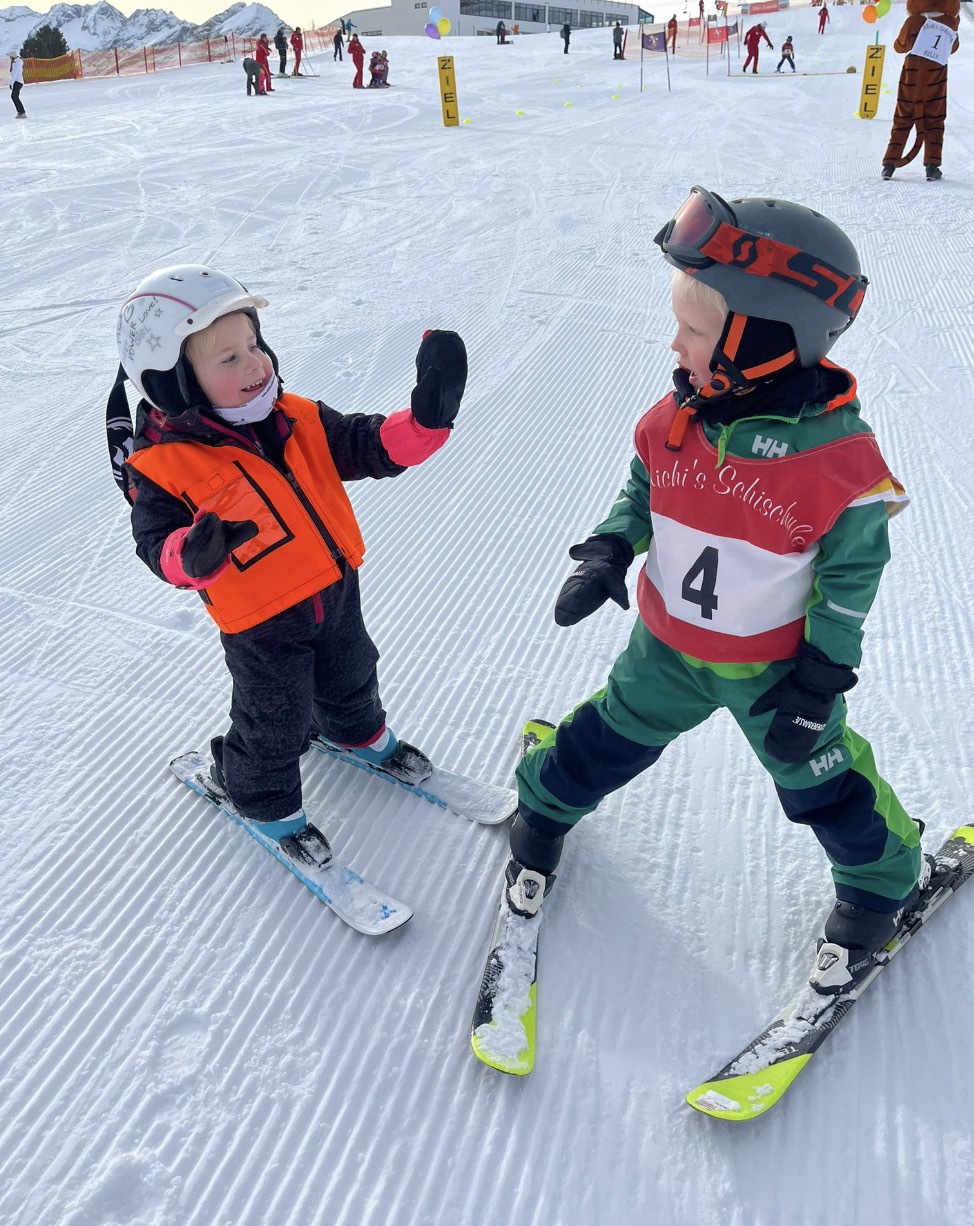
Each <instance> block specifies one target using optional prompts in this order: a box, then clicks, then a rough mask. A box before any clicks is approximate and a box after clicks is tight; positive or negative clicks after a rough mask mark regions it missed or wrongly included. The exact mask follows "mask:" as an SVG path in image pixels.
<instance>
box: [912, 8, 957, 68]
mask: <svg viewBox="0 0 974 1226" xmlns="http://www.w3.org/2000/svg"><path fill="white" fill-rule="evenodd" d="M956 38H957V34H956V31H954V30H952V29H951V28H950V26H945V25H943V24H942V23H941V22H939V21H931V19H930V18H929V17H928V18H927V20H926V21H925V22H924V23H923V26H922V28H921V30H920V33H919V34H918V35H917V36H916V41H915V42H914V44H913V49H912V50H911V51H908V52H907V54H908V55H919V56H920V57H921V58H922V59H925V60H933V62H934V63H935V64H940V65H941V66H943V65H944V64H946V63H947V56H948V55H950V49H951V47H953V45H954V42H955V40H956Z"/></svg>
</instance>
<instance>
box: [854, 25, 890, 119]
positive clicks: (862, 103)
mask: <svg viewBox="0 0 974 1226" xmlns="http://www.w3.org/2000/svg"><path fill="white" fill-rule="evenodd" d="M885 58H886V48H885V47H881V46H880V45H879V44H878V43H877V44H875V45H873V46H871V47H867V48H866V66H865V68H864V69H863V73H862V93H861V94H860V96H859V118H860V119H875V118H876V112H877V111H878V110H879V90H880V86H881V85H882V83H883V60H884V59H885Z"/></svg>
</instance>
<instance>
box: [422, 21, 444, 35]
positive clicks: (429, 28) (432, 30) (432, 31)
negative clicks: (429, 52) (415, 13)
mask: <svg viewBox="0 0 974 1226" xmlns="http://www.w3.org/2000/svg"><path fill="white" fill-rule="evenodd" d="M423 29H424V31H425V32H426V33H427V34H428V35H429V37H430V38H439V37H440V32H439V30H438V29H437V28H436V26H435V25H433V23H432V21H428V22H427V23H426V25H425V26H424V27H423Z"/></svg>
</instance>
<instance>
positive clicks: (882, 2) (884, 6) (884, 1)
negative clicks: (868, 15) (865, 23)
mask: <svg viewBox="0 0 974 1226" xmlns="http://www.w3.org/2000/svg"><path fill="white" fill-rule="evenodd" d="M889 10H890V3H889V0H879V3H878V4H877V5H876V16H877V17H885V16H886V14H887V13H888V12H889Z"/></svg>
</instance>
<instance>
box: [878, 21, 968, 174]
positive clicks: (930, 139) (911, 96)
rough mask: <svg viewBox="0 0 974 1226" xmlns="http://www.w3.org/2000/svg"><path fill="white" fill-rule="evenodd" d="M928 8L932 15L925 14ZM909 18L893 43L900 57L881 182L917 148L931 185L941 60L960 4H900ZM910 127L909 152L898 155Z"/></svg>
mask: <svg viewBox="0 0 974 1226" xmlns="http://www.w3.org/2000/svg"><path fill="white" fill-rule="evenodd" d="M931 4H934V5H936V11H931V8H930V7H927V6H930V5H931ZM906 11H907V13H908V14H909V16H908V17H907V19H906V21H905V22H904V23H903V29H902V30H900V32H899V34H898V35H897V37H896V42H894V43H893V50H894V51H898V52H899V53H900V54H901V55H905V56H906V59H905V60H904V61H903V71H902V72H901V73H900V83H899V87H898V88H897V92H896V111H895V113H894V115H893V127H892V130H891V131H890V134H889V145H888V147H887V149H886V153H885V154H884V156H883V178H884V179H891V178H892V177H893V171H894V170H895V169H896V168H897V167H898V166H906V165H907V164H908V163H909V162H912V161H913V159H914V158H915V157H916V155H917V154H918V153H919V152H920V150H921V148H922V149H923V164H924V167H925V168H926V172H927V178H928V179H930V180H931V181H933V180H936V179H940V178H942V177H943V176H942V174H941V172H940V158H941V152H942V150H943V144H944V120H945V119H946V117H947V57H948V56H949V55H953V53H954V52H955V51H956V50H957V48H958V47H959V46H960V39H959V37H958V35H957V27H958V25H959V24H960V0H906ZM914 128H916V139H915V140H914V142H913V147H912V148H911V149H910V151H909V152H908V153H906V154H904V153H903V150H904V148H905V147H906V142H907V141H908V140H909V138H910V133H911V132H912V131H913V129H914Z"/></svg>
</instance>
